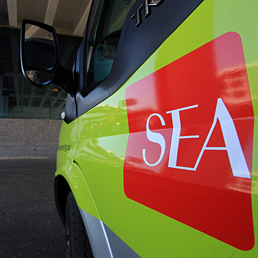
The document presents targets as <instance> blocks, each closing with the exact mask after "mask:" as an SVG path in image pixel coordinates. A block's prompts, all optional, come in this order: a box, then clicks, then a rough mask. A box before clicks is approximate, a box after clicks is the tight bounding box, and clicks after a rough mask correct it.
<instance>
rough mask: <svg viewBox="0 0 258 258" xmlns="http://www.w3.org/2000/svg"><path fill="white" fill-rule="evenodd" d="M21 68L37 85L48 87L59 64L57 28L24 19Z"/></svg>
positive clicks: (30, 80) (26, 76)
mask: <svg viewBox="0 0 258 258" xmlns="http://www.w3.org/2000/svg"><path fill="white" fill-rule="evenodd" d="M20 43H21V57H20V58H21V68H22V72H23V75H24V76H25V78H26V79H27V80H28V81H29V82H30V83H32V84H33V85H35V86H37V87H46V86H47V85H48V84H50V83H51V82H52V81H53V79H54V74H55V72H56V71H57V69H58V66H59V53H58V45H57V38H56V32H55V29H54V28H53V27H51V26H48V25H46V24H42V23H38V22H34V21H29V20H24V21H23V22H22V29H21V42H20Z"/></svg>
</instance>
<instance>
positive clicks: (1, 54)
mask: <svg viewBox="0 0 258 258" xmlns="http://www.w3.org/2000/svg"><path fill="white" fill-rule="evenodd" d="M58 43H59V50H60V57H61V65H62V66H63V67H65V68H66V69H68V70H71V69H72V66H73V62H74V59H75V56H76V52H77V49H78V47H79V45H80V43H81V38H80V37H72V36H60V35H59V36H58ZM19 44H20V30H17V29H9V28H0V117H1V118H26V119H30V118H31V119H42V118H43V119H61V117H60V114H61V113H62V112H63V110H64V107H65V102H66V96H67V94H66V93H65V92H64V91H63V90H61V89H60V87H58V86H56V85H54V84H50V85H49V86H48V88H43V89H42V88H37V87H35V86H33V85H31V84H29V83H28V82H27V81H26V80H25V79H24V77H23V75H22V72H21V68H20V57H19V56H20V53H19Z"/></svg>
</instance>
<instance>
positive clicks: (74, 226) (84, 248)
mask: <svg viewBox="0 0 258 258" xmlns="http://www.w3.org/2000/svg"><path fill="white" fill-rule="evenodd" d="M65 227H66V238H65V239H66V258H84V257H85V258H93V254H92V250H91V247H90V242H89V239H88V236H87V232H86V229H85V227H84V224H83V221H82V217H81V214H80V211H79V209H78V206H77V203H76V201H75V199H74V196H73V193H72V192H70V193H69V194H68V196H67V199H66V221H65Z"/></svg>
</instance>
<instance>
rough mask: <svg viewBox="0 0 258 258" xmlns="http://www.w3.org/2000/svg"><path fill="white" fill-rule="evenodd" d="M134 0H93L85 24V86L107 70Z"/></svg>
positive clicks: (97, 80) (100, 78)
mask: <svg viewBox="0 0 258 258" xmlns="http://www.w3.org/2000/svg"><path fill="white" fill-rule="evenodd" d="M135 1H136V0H113V1H110V0H99V1H95V2H94V5H93V7H92V11H91V18H90V20H89V24H88V46H89V49H88V60H87V65H88V67H87V69H88V90H89V91H91V90H93V89H94V88H95V87H96V86H97V85H98V84H99V83H101V82H102V81H103V80H104V79H105V78H106V77H107V76H108V75H109V73H110V71H111V68H112V65H113V62H114V59H115V55H116V50H117V45H118V42H119V38H120V35H121V31H122V27H123V25H124V21H125V18H126V16H127V14H128V12H129V10H130V9H131V7H132V6H133V4H134V3H135Z"/></svg>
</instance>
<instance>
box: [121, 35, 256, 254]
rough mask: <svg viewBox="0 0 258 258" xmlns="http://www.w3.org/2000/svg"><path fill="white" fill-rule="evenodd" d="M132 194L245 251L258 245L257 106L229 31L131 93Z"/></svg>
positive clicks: (128, 171)
mask: <svg viewBox="0 0 258 258" xmlns="http://www.w3.org/2000/svg"><path fill="white" fill-rule="evenodd" d="M126 100H127V104H128V105H127V110H128V121H129V131H130V134H129V141H128V146H127V151H126V157H125V164H124V190H125V194H126V196H127V197H128V198H130V199H132V200H135V201H136V202H139V203H141V204H143V205H145V206H147V207H149V208H151V209H154V210H156V211H158V212H161V213H163V214H165V215H167V216H169V217H171V218H173V219H175V220H178V221H180V222H182V223H184V224H186V225H188V226H190V227H193V228H195V229H197V230H199V231H202V232H204V233H206V234H208V235H210V236H212V237H214V238H217V239H219V240H221V241H223V242H225V243H227V244H229V245H232V246H234V247H236V248H238V249H241V250H249V249H251V248H252V247H253V245H254V233H253V219H252V203H251V171H252V145H253V128H254V119H253V116H254V115H253V108H252V101H251V95H250V90H249V84H248V77H247V72H246V66H245V59H244V54H243V48H242V43H241V38H240V36H239V35H238V34H237V33H234V32H230V33H226V34H224V35H222V36H220V37H219V38H217V39H215V40H213V41H211V42H209V43H208V44H206V45H204V46H202V47H200V48H198V49H196V50H195V51H193V52H191V53H189V54H187V55H186V56H184V57H182V58H180V59H178V60H176V61H175V62H173V63H171V64H170V65H168V66H166V67H164V68H162V69H160V70H159V71H157V72H155V73H153V74H151V75H150V76H148V77H146V78H144V79H143V80H141V81H139V82H137V83H135V84H133V85H131V86H130V87H128V89H127V91H126Z"/></svg>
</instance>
